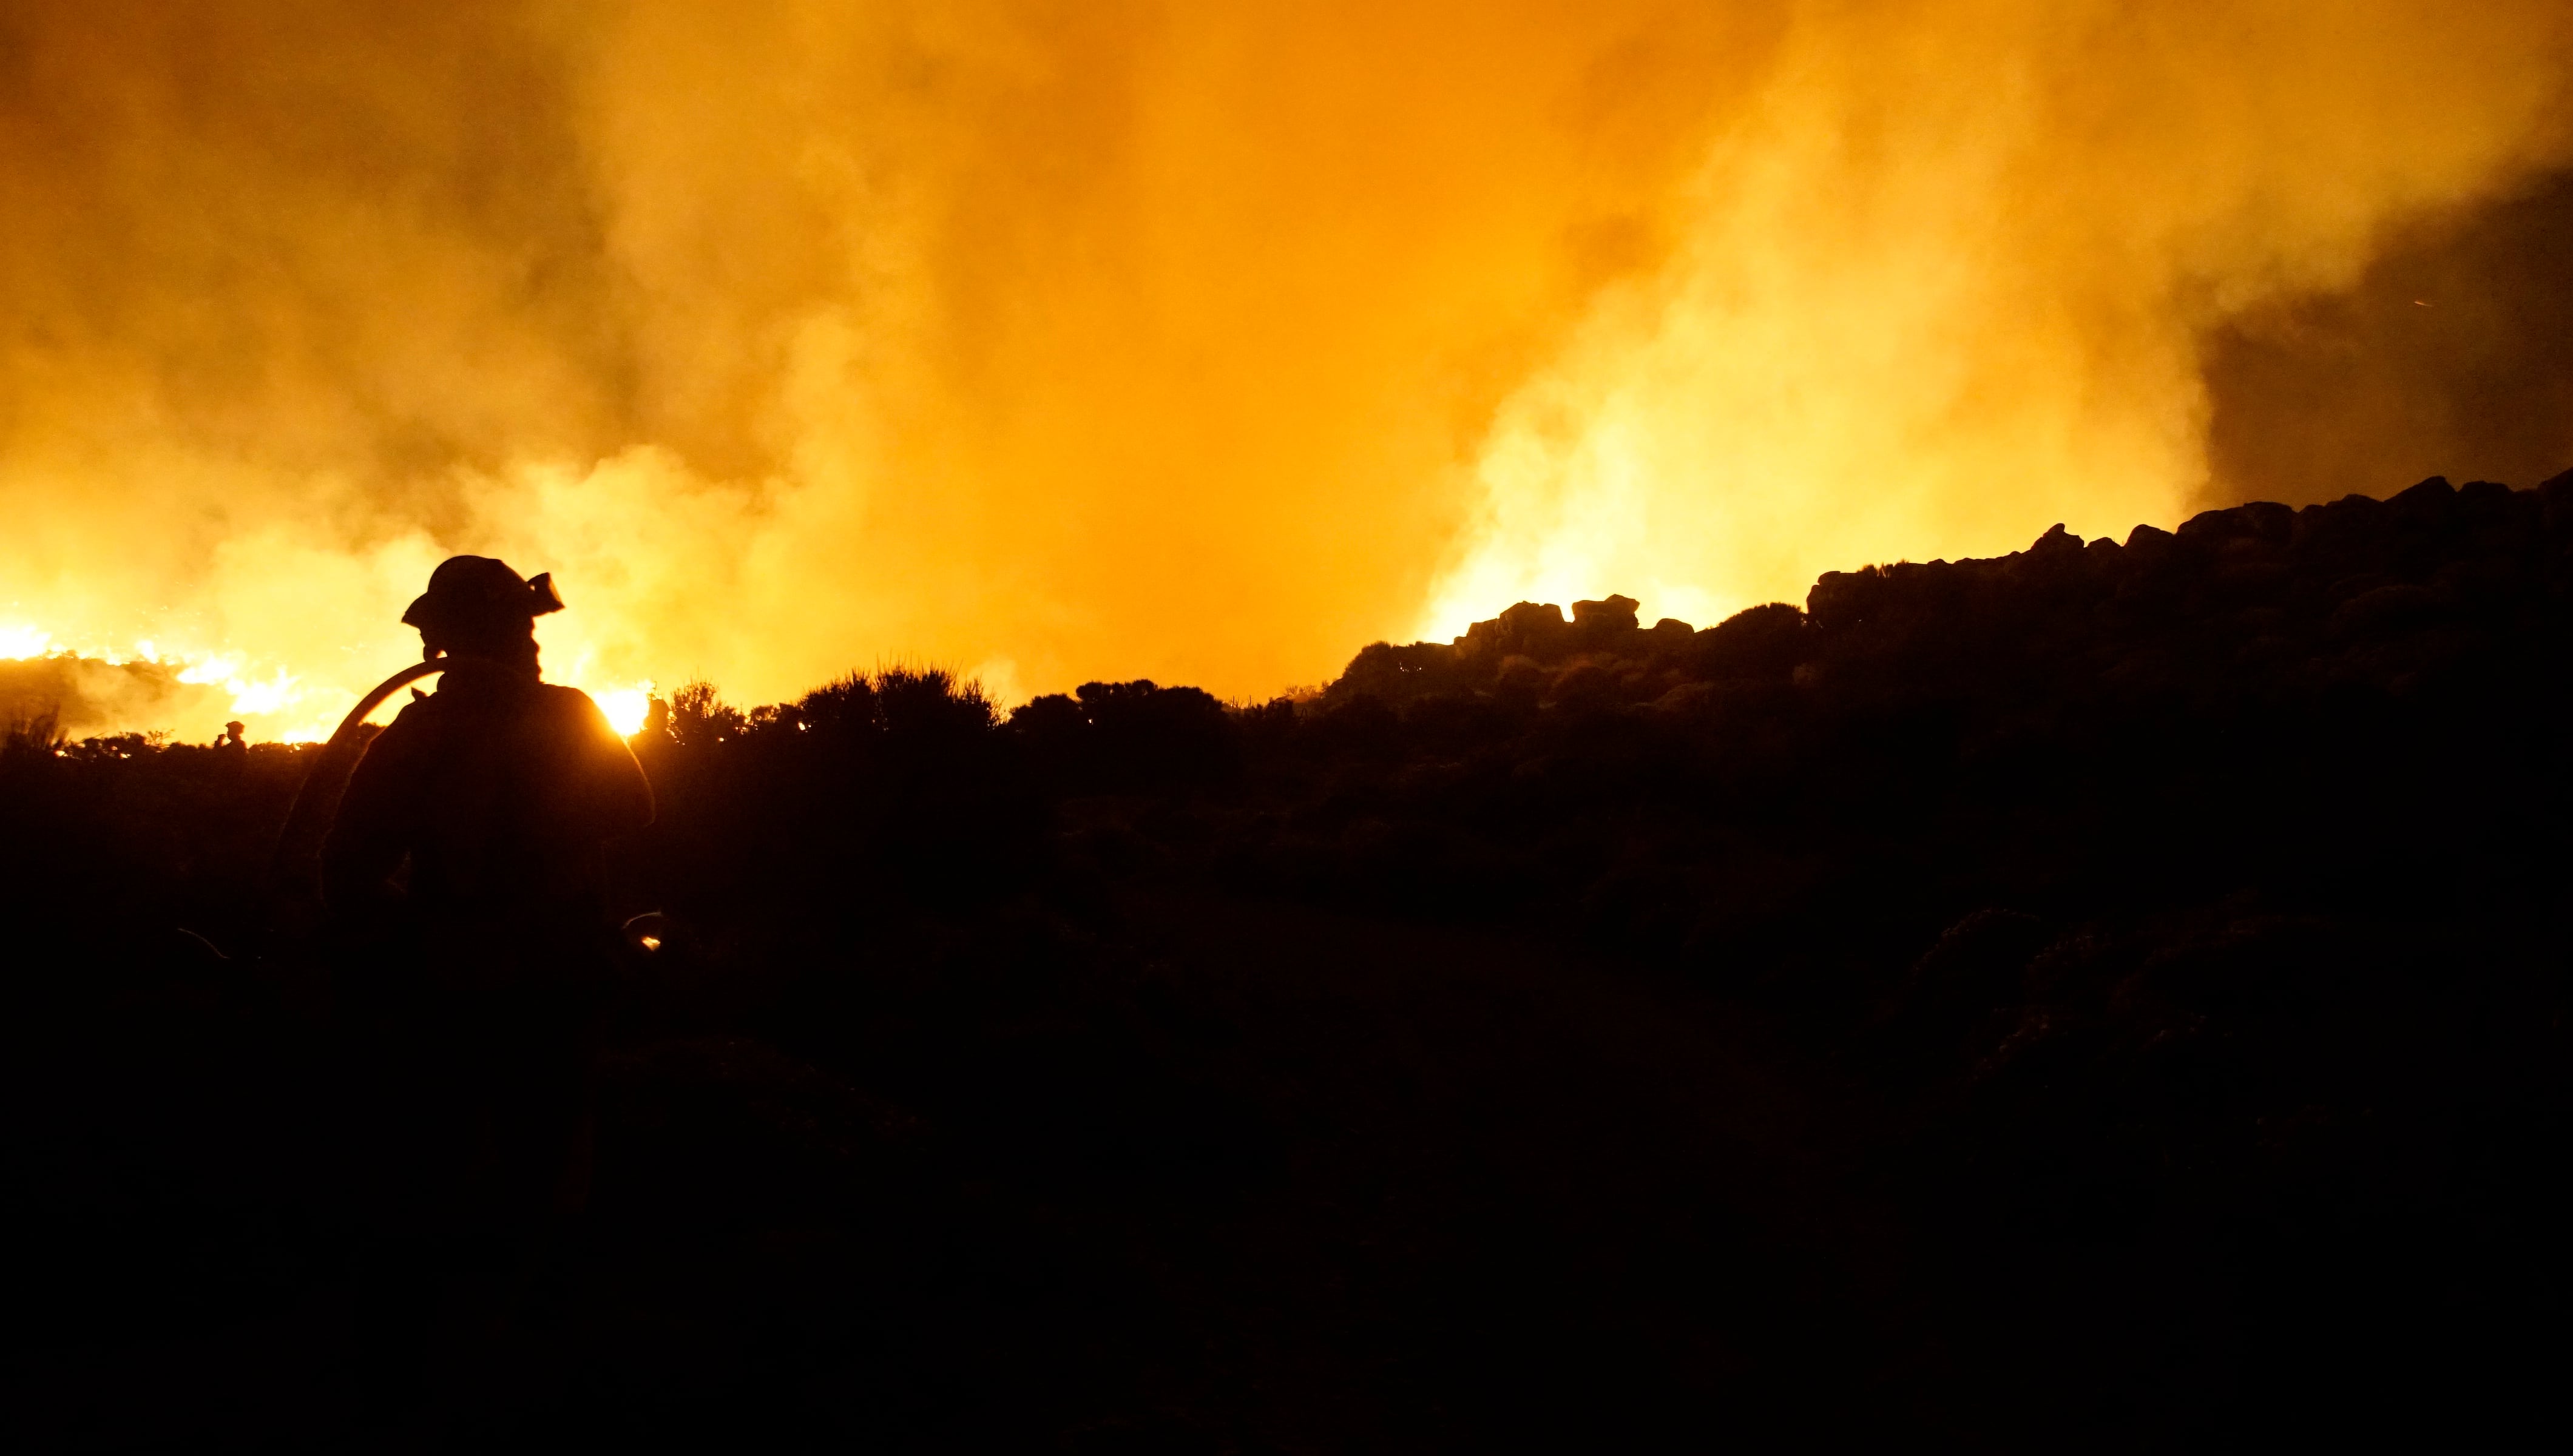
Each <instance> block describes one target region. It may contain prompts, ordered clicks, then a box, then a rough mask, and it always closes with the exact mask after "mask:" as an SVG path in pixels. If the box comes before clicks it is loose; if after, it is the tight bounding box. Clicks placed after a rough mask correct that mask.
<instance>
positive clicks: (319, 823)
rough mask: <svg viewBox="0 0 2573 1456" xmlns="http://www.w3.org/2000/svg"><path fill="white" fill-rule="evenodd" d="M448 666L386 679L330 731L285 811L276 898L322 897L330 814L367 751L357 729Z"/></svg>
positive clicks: (434, 661)
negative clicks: (398, 696)
mask: <svg viewBox="0 0 2573 1456" xmlns="http://www.w3.org/2000/svg"><path fill="white" fill-rule="evenodd" d="M446 666H447V659H446V658H444V657H431V658H429V659H428V660H426V661H423V662H415V663H413V664H412V665H410V666H409V667H406V668H404V669H403V670H402V671H400V672H397V673H395V674H394V675H393V676H391V677H389V678H386V679H385V680H384V681H383V682H381V683H379V684H377V685H376V688H375V690H374V691H373V692H370V693H368V694H367V695H366V696H365V697H363V698H360V699H358V705H357V706H356V707H354V708H351V709H350V710H349V715H348V716H347V717H345V718H342V719H341V720H340V726H339V727H338V728H335V729H333V730H332V732H331V739H330V741H329V742H328V743H325V744H323V745H322V751H321V752H320V753H319V754H317V755H315V756H314V759H313V767H312V769H311V770H310V771H308V772H307V773H306V774H305V775H304V783H303V786H302V787H301V788H298V789H297V790H296V791H295V806H294V807H293V808H291V809H289V810H287V811H286V827H285V828H283V829H281V830H279V831H278V833H277V850H276V852H275V853H274V854H272V855H271V856H270V857H269V861H268V873H269V880H270V883H271V885H272V887H273V891H272V893H273V894H275V895H277V896H278V897H279V898H280V899H301V900H303V901H305V902H306V903H307V904H310V903H312V902H313V901H315V900H317V899H318V898H319V894H320V890H321V865H322V838H323V836H324V835H325V834H326V833H328V832H329V830H330V825H331V816H332V815H333V814H334V813H335V812H336V811H337V810H338V809H339V807H340V796H341V794H342V793H344V792H345V791H346V790H347V789H348V787H349V774H350V771H351V770H353V769H355V768H356V767H357V766H358V755H359V754H360V753H361V752H363V751H364V749H365V742H364V738H363V735H361V734H360V733H359V731H358V729H359V727H360V725H362V724H364V723H365V722H366V721H367V715H368V714H370V713H372V712H374V711H375V710H376V709H378V708H380V707H383V706H384V702H385V699H387V698H390V697H392V696H393V695H394V694H395V693H397V692H400V691H401V690H402V689H404V688H406V687H409V686H410V685H412V684H413V683H416V682H418V681H420V680H421V679H422V678H424V677H427V676H429V674H430V673H432V672H444V671H445V670H446Z"/></svg>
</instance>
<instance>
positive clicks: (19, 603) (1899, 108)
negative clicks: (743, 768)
mask: <svg viewBox="0 0 2573 1456" xmlns="http://www.w3.org/2000/svg"><path fill="white" fill-rule="evenodd" d="M2568 80H2573V7H2567V6H2565V5H2563V4H2561V3H2560V0H2532V3H2485V4H2470V5H2460V4H2457V3H2455V0H2444V3H2437V4H2430V3H2391V0H2334V3H2331V4H2317V3H2275V0H2271V3H2262V0H2239V3H2231V4H2213V3H2209V4H2195V3H2171V4H2155V5H2133V4H2124V3H2113V0H2096V3H2094V0H1949V3H1941V4H1903V3H1822V0H1814V3H1793V0H1762V3H1715V0H1702V3H1690V4H1677V3H1673V4H1662V3H1641V0H1636V3H1626V0H1562V3H1504V0H1476V3H1470V4H1468V3H1444V0H1408V3H1406V0H1366V3H1330V0H1304V3H1296V4H1285V3H1272V4H1265V5H1261V4H1236V3H1219V0H1191V3H1187V4H1146V3H1120V0H1053V3H1033V0H1032V3H1007V0H934V3H930V0H924V3H905V0H876V3H864V0H854V3H830V4H823V3H753V0H733V3H726V4H721V5H714V4H699V3H672V4H663V5H654V4H631V5H592V4H581V5H574V4H549V3H532V0H528V3H496V0H495V3H453V0H450V3H444V4H438V5H419V4H408V3H406V4H382V5H363V4H352V3H347V0H309V3H252V0H235V3H229V4H225V5H221V6H163V5H144V4H134V5H108V4H102V5H82V6H72V5H61V4H52V3H43V0H30V3H0V218H5V219H6V225H5V227H0V512H4V514H0V520H5V523H6V524H5V531H0V655H5V654H6V653H7V652H8V651H9V650H10V649H11V644H13V643H14V644H16V646H17V648H18V650H20V651H26V650H33V649H34V648H36V647H42V646H46V645H50V646H53V647H55V648H73V649H89V650H99V651H114V652H121V653H129V654H130V653H132V652H134V651H136V650H137V644H138V643H142V642H150V643H152V644H153V647H152V650H153V651H155V652H158V653H161V654H163V655H165V656H166V655H174V654H175V655H185V656H187V657H189V658H190V660H191V661H192V662H195V663H196V664H198V665H197V667H196V668H194V669H192V670H193V671H194V672H195V675H197V676H200V677H206V676H213V677H216V678H219V679H223V680H224V683H223V685H222V689H221V692H220V693H215V694H214V695H213V696H207V695H201V697H204V699H205V700H204V701H202V702H199V701H196V700H193V699H192V700H191V701H190V703H189V704H188V705H187V706H186V707H185V708H184V710H182V709H178V708H173V709H169V710H168V711H171V712H174V713H178V714H179V716H180V717H181V718H182V719H184V721H179V722H174V723H173V724H171V725H170V726H175V727H179V728H181V729H183V730H185V731H190V732H202V731H204V730H205V729H206V728H207V727H208V725H209V723H210V722H212V721H220V719H221V718H222V717H223V716H226V714H227V713H229V712H232V711H236V709H235V707H234V706H233V704H235V703H238V704H239V705H240V710H243V711H250V710H256V711H253V715H252V723H253V728H254V732H267V733H277V732H286V731H292V730H296V729H302V728H309V727H311V726H315V725H323V726H327V724H328V722H329V721H330V720H331V719H332V718H333V717H335V716H336V714H337V712H338V711H339V709H340V707H341V706H343V705H345V704H346V703H347V702H348V701H349V699H350V698H351V697H353V696H354V695H355V693H356V692H357V691H358V690H360V689H362V688H364V687H365V686H367V685H369V684H371V683H372V682H373V681H374V680H375V679H377V678H378V677H381V676H382V675H384V674H385V673H386V672H388V671H390V670H392V669H393V668H394V667H396V666H399V665H400V664H401V663H402V662H404V661H405V660H407V659H409V658H410V657H411V656H413V655H414V654H415V653H416V651H417V645H416V639H414V638H412V636H411V634H410V633H409V632H407V631H406V630H405V629H403V628H401V627H400V626H399V625H397V623H396V618H398V617H399V615H400V614H401V611H402V609H403V607H404V605H405V604H406V603H407V602H408V601H409V600H410V598H411V596H412V595H413V594H415V593H416V592H418V591H419V590H420V588H421V585H422V584H423V583H424V581H425V580H426V577H427V575H428V571H429V567H430V566H431V565H432V564H433V563H434V562H435V561H436V560H437V559H439V558H440V557H442V556H443V555H445V554H447V553H449V552H451V551H477V552H483V553H488V554H497V555H500V556H503V557H505V558H506V559H508V560H509V561H510V562H511V563H512V564H513V565H516V566H517V567H519V568H520V569H521V570H522V571H529V572H532V571H536V570H547V569H550V570H551V571H553V572H554V573H555V576H556V579H557V581H558V583H559V584H560V586H561V589H562V591H563V594H564V596H565V597H566V598H567V599H568V600H569V602H570V603H571V609H570V610H569V611H568V612H566V613H564V614H563V615H562V616H559V617H553V618H548V619H547V620H546V622H545V624H544V627H543V631H542V636H543V640H544V642H545V644H546V660H547V664H548V668H549V670H550V671H551V672H552V673H553V674H554V675H556V676H558V677H567V678H569V679H571V680H573V681H577V682H580V683H582V684H583V685H585V686H589V687H592V688H593V689H594V690H598V691H602V692H605V691H607V690H611V689H620V688H630V687H632V686H633V685H635V684H638V683H640V682H643V681H646V680H650V681H656V682H658V683H660V684H662V685H663V686H665V687H666V686H669V685H673V684H675V683H677V682H679V681H681V680H684V679H686V678H688V677H691V676H695V675H700V674H702V675H704V676H707V677H710V678H712V679H714V680H715V681H717V682H718V683H719V684H721V685H722V686H723V688H724V689H725V691H726V694H727V696H730V697H733V698H735V699H736V700H747V701H758V700H766V699H773V698H777V697H782V696H786V695H790V694H793V693H795V692H797V691H799V690H801V689H802V688H804V687H807V686H810V685H812V684H814V683H816V682H818V681H820V680H822V679H824V678H826V677H829V676H832V675H834V674H837V673H839V672H842V671H845V670H848V669H850V668H853V667H860V668H863V667H867V666H871V665H874V664H876V663H878V662H884V661H893V660H909V661H920V660H931V661H937V662H942V663H946V664H949V665H953V666H956V667H959V668H962V669H966V670H969V671H975V672H979V673H981V674H983V675H984V676H985V677H986V679H987V680H988V681H989V682H990V683H991V684H992V686H993V687H994V688H995V689H996V690H998V691H999V692H1000V693H1001V694H1003V695H1004V696H1007V697H1016V696H1022V695H1024V694H1026V693H1029V692H1037V691H1047V690H1055V689H1061V688H1065V687H1068V686H1071V685H1073V684H1076V683H1079V682H1081V681H1084V680H1086V679H1090V678H1099V677H1112V678H1124V677H1135V676H1151V677H1155V678H1158V679H1161V680H1164V681H1179V682H1194V683H1199V684H1202V685H1205V686H1207V687H1209V688H1212V689H1214V690H1216V691H1218V692H1220V693H1225V694H1234V695H1266V694H1268V693H1270V692H1273V691H1276V690H1278V689H1281V688H1283V687H1287V686H1288V685H1291V684H1295V683H1304V682H1311V681H1315V680H1318V679H1321V678H1325V677H1328V676H1330V675H1331V674H1332V673H1334V672H1335V671H1336V670H1337V669H1338V667H1339V666H1340V665H1341V664H1342V663H1343V662H1344V661H1345V660H1346V659H1347V657H1348V656H1349V655H1350V653H1351V652H1353V651H1354V650H1355V648H1356V647H1357V646H1359V645H1361V644H1363V643H1365V642H1367V641H1369V640H1372V639H1375V638H1381V637H1395V638H1407V637H1410V636H1414V635H1422V634H1430V635H1440V636H1444V635H1449V634H1452V633H1454V632H1456V631H1458V630H1461V628H1462V626H1463V625H1464V624H1465V623H1466V622H1467V621H1469V620H1471V619H1473V618H1476V617H1482V616H1489V615H1491V614H1492V613H1493V612H1495V611H1497V610H1498V609H1499V608H1501V607H1503V606H1506V605H1507V604H1508V603H1509V602H1511V601H1513V600H1516V599H1519V598H1521V597H1529V598H1533V599H1538V600H1553V601H1568V600H1570V599H1571V598H1572V597H1575V596H1595V595H1601V594H1605V593H1607V592H1610V591H1624V592H1626V593H1628V594H1630V595H1634V596H1637V597H1640V598H1642V599H1643V602H1644V611H1645V615H1646V617H1647V619H1648V620H1649V619H1650V618H1651V617H1653V616H1656V615H1662V614H1670V615H1677V616H1682V617H1685V618H1688V619H1690V620H1692V621H1697V622H1703V621H1707V620H1711V619H1713V618H1715V617H1718V616H1720V615H1722V614H1724V613H1726V612H1728V611H1730V610H1733V609H1736V608H1738V607H1741V606H1743V605H1747V604H1751V603H1755V602H1758V601H1763V600H1769V599H1773V598H1786V599H1790V600H1801V599H1802V596H1803V592H1804V589H1805V587H1806V585H1807V584H1808V583H1809V582H1810V581H1811V580H1812V578H1813V577H1814V575H1815V574H1817V573H1818V572H1820V571H1822V570H1825V569H1833V568H1839V567H1846V566H1850V565H1854V564H1857V563H1859V562H1863V561H1868V560H1880V559H1892V558H1896V557H1911V558H1915V559H1926V558H1929V557H1934V556H1956V555H1961V554H1990V553H1993V552H1998V551H2003V550H2009V549H2014V548H2016V547H2018V546H2020V545H2022V544H2025V542H2026V541H2027V540H2028V539H2030V538H2032V537H2034V536H2035V535H2036V534H2038V533H2039V532H2040V531H2041V530H2043V529H2044V528H2045V527H2046V526H2047V525H2049V524H2051V523H2052V522H2054V521H2056V520H2065V521H2067V522H2069V523H2070V524H2072V525H2073V527H2074V528H2075V529H2077V530H2081V531H2084V532H2086V533H2089V534H2103V533H2114V534H2119V535H2124V534H2125V532H2126V530H2127V529H2128V528H2129V527H2130V526H2132V525H2134V524H2135V523H2136V522H2138V521H2153V522H2156V523H2160V524H2165V525H2167V524H2169V523H2171V522H2172V521H2173V520H2175V519H2177V518H2179V517H2181V516H2184V515H2185V514H2187V513H2188V512H2189V511H2191V510H2192V509H2195V508H2197V507H2198V506H2201V505H2204V504H2208V503H2213V502H2215V501H2219V500H2224V499H2233V498H2248V497H2251V496H2271V497H2282V498H2290V499H2310V498H2316V497H2327V496H2333V495H2338V494H2341V493H2345V492H2346V491H2348V490H2364V491H2369V492H2372V493H2384V492H2386V491H2388V490H2391V489H2394V488H2399V487H2400V486H2401V485H2403V484H2406V483H2409V481H2410V480H2411V479H2413V478H2417V477H2418V476H2419V475H2422V474H2426V473H2430V472H2431V471H2433V470H2438V471H2444V472H2446V473H2449V474H2451V475H2454V476H2457V477H2458V478H2461V479H2462V478H2466V477H2468V476H2471V475H2476V474H2490V475H2496V476H2498V477H2499V478H2505V479H2513V480H2515V481H2516V483H2520V484H2530V483H2534V476H2535V474H2536V473H2540V472H2543V473H2551V471H2552V470H2553V469H2556V468H2561V467H2562V466H2564V465H2566V464H2573V422H2568V418H2567V410H2566V407H2565V406H2566V403H2567V401H2568V399H2573V387H2568V385H2567V383H2566V381H2567V380H2568V379H2573V360H2568V359H2567V358H2566V354H2565V350H2564V347H2563V346H2562V345H2561V344H2560V343H2559V342H2558V341H2559V340H2560V339H2561V337H2562V336H2561V335H2560V334H2558V333H2556V332H2554V331H2551V330H2545V329H2540V328H2536V327H2532V326H2531V324H2530V323H2529V322H2528V321H2530V320H2532V319H2535V320H2543V319H2546V318H2555V319H2562V318H2565V317H2567V304H2566V302H2565V301H2566V300H2567V299H2573V278H2568V277H2567V269H2568V265H2566V264H2565V263H2563V262H2562V261H2561V260H2562V259H2563V258H2564V257H2565V256H2566V250H2565V244H2566V242H2567V240H2568V239H2573V200H2568V198H2573V194H2568V192H2567V183H2566V181H2565V172H2566V169H2567V168H2568V167H2573V106H2568V89H2567V82H2568ZM2425 293H2437V294H2438V295H2439V297H2436V298H2428V297H2423V295H2424V294H2425ZM2550 309H2551V310H2553V313H2552V314H2549V313H2548V310H2550ZM2514 472H2515V473H2514ZM209 692H210V693H214V689H212V688H211V687H210V689H209ZM221 699H229V701H226V700H221ZM199 720H206V721H199Z"/></svg>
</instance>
